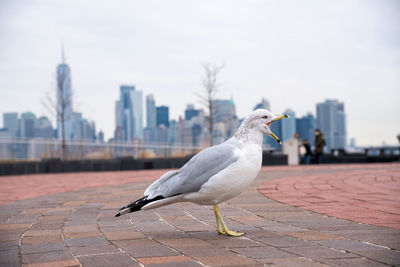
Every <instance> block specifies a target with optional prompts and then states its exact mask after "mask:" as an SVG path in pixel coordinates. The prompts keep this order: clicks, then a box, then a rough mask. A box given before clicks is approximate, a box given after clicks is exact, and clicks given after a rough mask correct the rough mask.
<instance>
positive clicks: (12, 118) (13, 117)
mask: <svg viewBox="0 0 400 267" xmlns="http://www.w3.org/2000/svg"><path fill="white" fill-rule="evenodd" d="M3 127H4V128H6V129H7V132H8V134H9V135H10V137H17V136H18V135H19V119H18V113H16V112H10V113H3Z"/></svg>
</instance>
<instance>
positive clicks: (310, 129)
mask: <svg viewBox="0 0 400 267" xmlns="http://www.w3.org/2000/svg"><path fill="white" fill-rule="evenodd" d="M314 131H315V118H314V116H313V115H312V114H311V113H310V114H307V115H305V116H303V117H301V118H298V119H296V132H298V133H299V135H300V139H301V140H304V139H307V140H308V141H309V142H310V144H313V143H314Z"/></svg>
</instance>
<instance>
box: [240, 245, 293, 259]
mask: <svg viewBox="0 0 400 267" xmlns="http://www.w3.org/2000/svg"><path fill="white" fill-rule="evenodd" d="M232 250H233V251H235V252H237V253H239V254H240V255H243V256H246V257H248V258H252V259H264V258H294V257H297V256H296V255H294V254H292V253H289V252H287V251H283V250H280V249H277V248H273V247H253V248H232Z"/></svg>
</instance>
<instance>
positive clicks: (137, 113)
mask: <svg viewBox="0 0 400 267" xmlns="http://www.w3.org/2000/svg"><path fill="white" fill-rule="evenodd" d="M119 108H120V110H119V113H120V123H121V126H122V128H123V130H124V137H125V140H126V141H131V140H133V138H140V139H141V138H142V137H143V93H142V92H141V91H136V90H135V86H133V85H121V86H120V100H119ZM117 127H118V126H117Z"/></svg>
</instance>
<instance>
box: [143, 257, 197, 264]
mask: <svg viewBox="0 0 400 267" xmlns="http://www.w3.org/2000/svg"><path fill="white" fill-rule="evenodd" d="M137 260H138V261H139V262H140V263H142V264H145V265H146V266H147V265H148V264H166V263H178V262H192V261H193V260H192V259H191V258H189V257H186V256H184V255H179V256H166V257H147V258H137Z"/></svg>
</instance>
